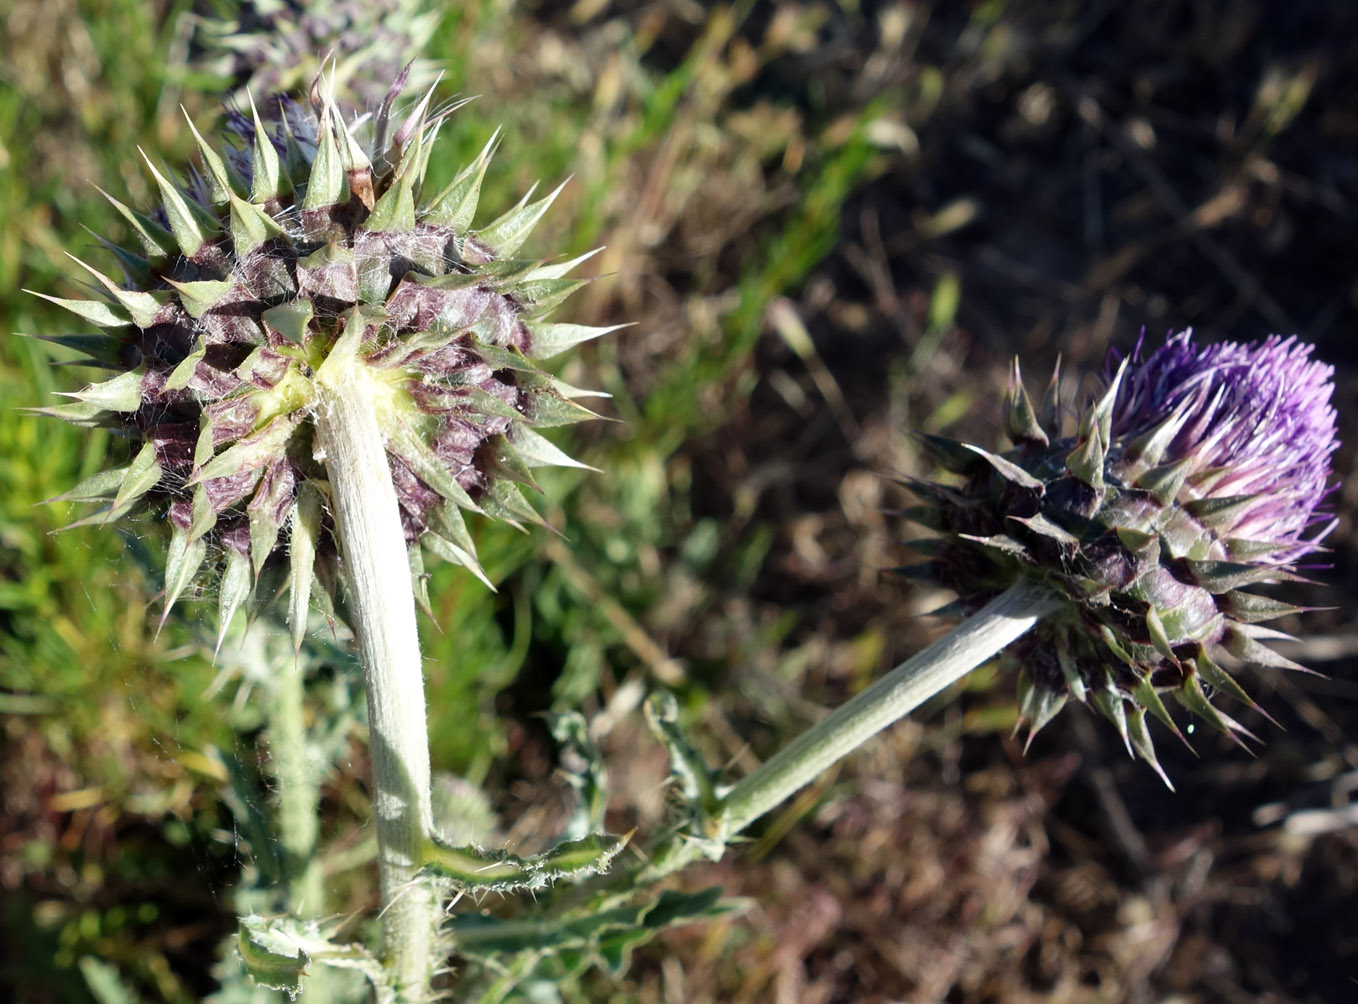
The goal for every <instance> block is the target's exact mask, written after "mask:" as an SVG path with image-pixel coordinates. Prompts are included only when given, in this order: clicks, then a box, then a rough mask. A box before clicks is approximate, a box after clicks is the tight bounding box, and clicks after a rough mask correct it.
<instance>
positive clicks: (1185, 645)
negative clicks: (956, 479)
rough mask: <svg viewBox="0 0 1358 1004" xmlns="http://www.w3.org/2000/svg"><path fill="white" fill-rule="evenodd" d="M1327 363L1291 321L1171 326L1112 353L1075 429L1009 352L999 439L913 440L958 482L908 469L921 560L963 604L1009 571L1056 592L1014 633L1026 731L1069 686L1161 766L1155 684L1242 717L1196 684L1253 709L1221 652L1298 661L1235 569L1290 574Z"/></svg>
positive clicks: (1232, 729) (1320, 486)
mask: <svg viewBox="0 0 1358 1004" xmlns="http://www.w3.org/2000/svg"><path fill="white" fill-rule="evenodd" d="M1114 362H1115V363H1116V365H1112V363H1114ZM1332 375H1333V370H1332V369H1331V368H1330V367H1328V366H1325V365H1323V364H1322V363H1319V362H1317V361H1315V360H1313V359H1312V358H1311V347H1310V346H1309V345H1304V344H1302V343H1300V342H1298V341H1297V340H1296V339H1295V338H1287V339H1282V338H1279V337H1277V336H1272V337H1270V338H1268V339H1267V340H1265V341H1263V342H1261V343H1257V344H1253V345H1240V344H1235V343H1230V342H1227V343H1220V344H1215V345H1207V346H1199V345H1195V344H1194V343H1193V341H1192V338H1191V333H1190V332H1183V333H1181V334H1178V335H1174V336H1172V337H1171V338H1169V339H1168V341H1167V342H1166V344H1165V345H1164V346H1163V347H1161V348H1160V349H1158V350H1156V351H1155V352H1153V353H1151V354H1150V355H1149V356H1148V357H1146V358H1144V359H1143V358H1142V357H1141V354H1140V348H1139V347H1138V350H1137V351H1136V352H1134V353H1133V355H1132V356H1131V357H1130V358H1128V359H1123V360H1120V361H1119V360H1117V359H1113V360H1110V369H1109V372H1108V373H1107V374H1106V376H1105V378H1104V387H1103V388H1102V390H1101V391H1100V393H1099V394H1098V396H1097V397H1096V399H1095V400H1094V401H1093V402H1092V403H1091V404H1090V405H1089V406H1088V407H1087V408H1086V409H1085V411H1084V412H1083V413H1082V414H1081V415H1080V417H1079V422H1078V426H1077V428H1076V430H1075V431H1074V433H1073V434H1069V435H1064V436H1063V435H1062V434H1061V430H1060V429H1059V428H1058V426H1059V415H1060V411H1061V408H1060V401H1059V395H1058V389H1059V385H1060V381H1059V373H1058V374H1057V375H1056V376H1054V377H1053V381H1052V387H1051V389H1050V390H1049V391H1048V394H1047V397H1046V399H1045V401H1044V403H1043V407H1042V414H1041V416H1039V414H1038V411H1037V409H1035V408H1034V406H1033V404H1032V401H1031V399H1030V398H1029V397H1028V395H1027V393H1026V391H1025V390H1024V388H1023V384H1022V379H1021V376H1020V373H1019V367H1018V363H1017V362H1015V364H1014V367H1013V371H1012V378H1011V383H1010V389H1009V395H1008V415H1009V421H1008V431H1009V435H1010V438H1011V440H1012V441H1013V442H1014V444H1015V445H1014V448H1013V449H1011V450H1009V451H1008V452H1006V453H1004V454H1002V455H1001V454H994V453H990V452H988V451H986V450H983V449H980V448H979V447H975V446H969V445H966V444H962V443H955V442H951V441H947V440H941V439H930V440H928V441H927V442H928V444H929V445H930V446H931V448H932V449H933V451H934V452H935V453H936V454H937V455H938V456H939V457H940V458H941V460H942V461H943V462H944V463H945V465H946V466H948V467H949V468H951V469H952V470H953V471H955V472H956V473H958V474H960V475H962V476H963V477H964V478H965V479H966V480H965V483H964V484H963V485H962V486H961V487H960V488H955V487H947V486H943V485H936V484H928V483H923V482H911V486H912V487H913V488H914V489H915V490H916V492H917V493H919V494H920V495H921V496H922V497H923V498H924V499H926V500H927V501H928V504H927V505H925V506H922V507H920V508H918V509H916V510H913V511H912V515H913V516H914V517H915V518H916V519H917V520H918V521H920V522H923V523H926V524H928V525H930V526H933V527H935V528H937V529H940V530H942V531H944V532H945V536H944V537H943V538H942V539H941V540H937V541H930V542H923V544H924V547H925V548H926V549H929V548H932V549H933V550H935V551H936V552H937V553H936V555H935V560H934V561H931V562H929V563H927V564H926V565H924V566H918V571H919V572H920V573H922V574H926V575H928V576H930V577H932V578H935V579H937V580H938V581H940V582H942V583H943V584H945V585H947V586H948V587H950V588H952V589H954V590H956V591H957V592H959V593H960V594H961V595H962V597H963V599H964V600H965V601H967V602H969V603H970V602H982V601H984V600H987V599H989V598H990V597H991V596H993V595H994V594H995V593H997V592H999V591H1000V590H1002V589H1004V588H1006V587H1007V586H1009V585H1011V584H1013V583H1014V582H1015V581H1017V579H1018V578H1019V577H1020V576H1026V577H1030V578H1036V579H1038V580H1040V581H1042V582H1043V583H1045V584H1046V585H1047V586H1049V587H1050V588H1051V589H1053V590H1054V591H1055V592H1056V593H1057V594H1058V595H1059V596H1061V597H1063V598H1064V599H1065V601H1066V602H1065V603H1064V604H1063V606H1062V608H1061V609H1060V610H1059V611H1058V612H1057V613H1056V614H1053V615H1051V616H1049V617H1047V618H1046V619H1044V620H1043V621H1042V622H1041V623H1040V624H1039V626H1038V627H1037V628H1036V629H1035V630H1034V631H1033V632H1032V633H1031V634H1030V635H1029V636H1028V637H1027V638H1025V640H1024V641H1023V642H1022V643H1020V645H1019V646H1018V648H1017V654H1018V656H1019V658H1020V660H1021V662H1022V663H1023V674H1022V677H1021V679H1020V713H1021V716H1022V718H1023V720H1024V721H1025V722H1026V723H1027V724H1028V726H1029V729H1030V735H1031V734H1033V733H1036V732H1037V730H1038V729H1040V728H1041V727H1042V726H1043V725H1045V724H1046V723H1047V722H1048V721H1049V720H1050V719H1051V718H1052V716H1053V715H1055V714H1056V713H1057V711H1059V710H1060V709H1061V707H1062V706H1063V705H1064V704H1065V702H1066V701H1067V700H1068V699H1069V698H1070V697H1074V698H1076V699H1077V700H1079V701H1082V702H1089V703H1092V704H1094V705H1095V707H1097V708H1098V709H1099V711H1101V712H1102V713H1103V714H1104V715H1105V716H1106V717H1108V718H1109V719H1110V720H1111V721H1112V722H1113V724H1114V725H1115V726H1116V727H1117V729H1118V731H1119V732H1120V733H1121V735H1122V737H1123V740H1124V742H1125V743H1126V744H1127V745H1128V748H1129V749H1134V750H1135V751H1136V752H1137V753H1139V754H1140V755H1141V756H1142V757H1144V758H1145V759H1146V760H1147V761H1149V762H1150V763H1151V764H1152V765H1153V766H1155V767H1156V769H1157V770H1159V765H1158V762H1157V760H1156V756H1155V751H1154V745H1153V743H1152V740H1151V737H1150V734H1149V731H1148V730H1147V728H1146V715H1147V714H1148V713H1149V714H1151V715H1153V716H1155V717H1157V718H1159V719H1160V720H1162V721H1163V722H1164V723H1165V724H1166V725H1167V726H1168V727H1169V728H1170V729H1171V730H1172V731H1174V732H1175V734H1176V735H1180V738H1182V735H1181V734H1180V733H1179V730H1178V728H1177V726H1176V725H1175V724H1174V722H1173V720H1172V719H1171V717H1170V715H1169V713H1168V711H1167V710H1166V707H1165V704H1164V701H1163V700H1162V696H1161V695H1163V694H1166V693H1168V694H1171V695H1172V696H1173V697H1174V698H1176V699H1177V700H1178V702H1179V703H1180V704H1182V705H1184V706H1185V707H1187V708H1188V709H1189V710H1190V711H1192V712H1194V713H1196V714H1198V715H1201V716H1202V717H1203V718H1204V719H1205V720H1207V721H1208V722H1209V723H1211V724H1212V725H1214V726H1216V727H1218V728H1220V729H1221V730H1222V731H1224V732H1225V733H1227V734H1228V735H1231V736H1232V737H1238V735H1240V734H1245V735H1248V733H1247V732H1246V731H1245V729H1244V728H1243V726H1241V725H1240V724H1239V723H1238V722H1236V721H1235V720H1234V719H1232V718H1230V717H1229V716H1228V715H1227V714H1225V713H1224V712H1222V711H1221V710H1219V709H1218V708H1217V707H1216V706H1215V705H1214V704H1213V703H1212V701H1211V696H1212V695H1213V694H1214V693H1215V692H1217V691H1220V692H1224V693H1226V694H1228V695H1230V696H1231V697H1232V698H1234V699H1236V700H1238V701H1241V702H1243V703H1245V704H1247V705H1249V706H1251V707H1256V708H1257V705H1255V703H1254V702H1253V701H1252V700H1251V699H1250V698H1249V696H1248V695H1247V694H1246V693H1245V691H1244V690H1243V689H1242V688H1241V687H1240V685H1239V684H1238V683H1237V682H1236V681H1235V679H1234V678H1233V677H1232V676H1231V675H1230V674H1229V673H1228V672H1227V671H1226V670H1225V669H1224V668H1222V666H1221V665H1220V662H1219V660H1220V661H1227V658H1226V657H1224V656H1223V653H1226V654H1228V657H1229V658H1234V659H1237V660H1244V661H1253V662H1258V663H1262V664H1266V665H1271V666H1279V667H1292V668H1297V667H1295V665H1294V664H1293V663H1291V662H1289V661H1288V660H1286V659H1284V658H1283V657H1281V656H1279V655H1277V654H1276V653H1274V652H1273V651H1272V650H1270V649H1268V648H1267V647H1265V646H1264V645H1262V644H1261V643H1260V640H1259V639H1260V638H1267V637H1276V636H1277V634H1276V632H1273V631H1271V630H1269V629H1266V628H1262V627H1260V626H1259V625H1258V622H1260V621H1264V620H1268V619H1271V618H1274V617H1278V616H1281V615H1283V614H1285V613H1288V612H1293V611H1295V610H1296V609H1298V608H1295V607H1292V606H1289V605H1288V604H1285V603H1282V602H1279V601H1277V600H1274V599H1271V598H1268V597H1265V596H1262V595H1260V594H1258V593H1254V592H1251V591H1249V587H1250V586H1253V585H1257V584H1260V583H1267V582H1279V581H1285V580H1289V579H1295V578H1296V574H1295V569H1296V568H1297V566H1298V563H1299V562H1301V561H1302V560H1303V559H1305V558H1306V557H1307V556H1308V555H1310V554H1313V553H1314V552H1315V551H1316V550H1317V549H1318V548H1319V546H1320V544H1319V542H1320V539H1321V537H1323V536H1324V533H1325V532H1326V530H1325V528H1324V527H1323V526H1322V525H1321V524H1323V523H1324V521H1325V517H1324V515H1323V509H1324V502H1325V498H1326V495H1327V491H1328V485H1329V480H1330V473H1331V468H1330V463H1331V455H1332V454H1333V452H1334V450H1335V447H1336V445H1337V443H1336V440H1335V412H1334V409H1333V407H1332V406H1331V404H1330V399H1331V396H1332V393H1333V385H1332V382H1331V379H1332ZM1049 430H1050V431H1049ZM1237 741H1238V738H1237ZM1162 776H1163V772H1162Z"/></svg>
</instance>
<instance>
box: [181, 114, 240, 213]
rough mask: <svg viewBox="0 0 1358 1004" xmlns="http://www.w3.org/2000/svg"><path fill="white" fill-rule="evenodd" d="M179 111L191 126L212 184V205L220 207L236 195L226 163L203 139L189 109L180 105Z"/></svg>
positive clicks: (190, 128)
mask: <svg viewBox="0 0 1358 1004" xmlns="http://www.w3.org/2000/svg"><path fill="white" fill-rule="evenodd" d="M179 110H180V111H181V112H183V113H184V121H185V122H187V123H188V124H189V131H190V132H192V133H193V139H194V142H195V143H197V144H198V155H199V156H200V157H202V158H203V164H204V166H205V167H206V168H207V173H208V179H209V180H210V181H211V182H212V203H213V205H217V206H220V205H222V204H223V203H225V202H226V201H227V200H228V199H230V197H231V196H232V195H233V194H235V193H234V192H232V190H231V179H230V177H229V176H228V174H227V170H226V163H225V161H223V160H222V158H221V155H220V154H218V153H217V151H216V150H214V149H213V148H212V147H211V146H210V145H209V144H208V142H207V140H205V139H203V136H202V133H200V132H199V131H198V127H197V126H196V125H194V124H193V119H191V118H189V113H188V109H186V108H185V107H184V106H183V105H180V106H179Z"/></svg>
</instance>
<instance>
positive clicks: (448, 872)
mask: <svg viewBox="0 0 1358 1004" xmlns="http://www.w3.org/2000/svg"><path fill="white" fill-rule="evenodd" d="M630 838H631V834H626V835H624V836H613V835H612V834H607V833H595V834H591V835H589V836H586V837H581V838H580V839H578V840H567V841H563V842H562V843H560V844H557V845H556V846H555V847H553V848H552V849H551V850H549V851H546V852H544V853H542V854H537V855H534V856H532V857H528V858H521V857H519V856H518V855H517V854H511V853H510V852H509V851H502V850H483V849H482V848H479V847H476V846H475V845H468V846H466V847H452V846H450V845H448V844H446V843H444V842H443V841H442V840H440V839H439V838H437V837H435V838H434V839H432V840H431V841H430V842H429V843H428V844H426V845H425V850H424V856H423V862H424V870H425V871H426V872H428V873H429V874H432V875H437V876H438V877H439V878H443V879H447V880H449V881H451V882H453V883H454V885H456V886H457V887H459V888H462V889H484V890H493V891H496V892H511V891H515V890H520V889H541V888H542V887H544V886H546V885H549V884H550V883H552V882H555V881H559V880H561V879H578V878H582V877H584V876H587V875H596V874H598V873H599V872H602V871H604V870H605V869H607V867H608V864H609V862H610V861H612V860H613V858H614V857H616V856H617V854H618V852H619V851H621V850H622V849H623V848H624V847H625V846H627V841H628V840H629V839H630Z"/></svg>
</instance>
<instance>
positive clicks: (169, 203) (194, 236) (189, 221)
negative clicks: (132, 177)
mask: <svg viewBox="0 0 1358 1004" xmlns="http://www.w3.org/2000/svg"><path fill="white" fill-rule="evenodd" d="M137 152H138V153H140V154H141V157H142V160H144V161H146V167H147V169H148V170H149V171H150V172H151V177H153V178H155V180H156V187H157V188H159V189H160V198H161V204H162V206H163V207H164V209H165V215H166V217H167V218H168V219H169V221H170V230H171V232H173V234H174V239H175V243H176V244H178V245H179V250H180V251H182V252H183V254H184V257H185V258H189V259H192V258H193V257H195V256H196V255H197V254H198V252H199V251H200V250H202V247H203V245H204V244H206V243H207V242H208V241H209V240H210V239H211V237H212V235H213V234H214V233H216V231H217V221H216V220H214V219H213V218H212V217H211V216H209V215H208V213H207V212H206V210H204V209H203V207H202V206H200V205H198V203H196V202H194V201H193V200H192V199H189V198H188V197H186V196H185V195H184V193H183V192H182V191H180V190H179V188H178V187H177V186H175V185H173V184H171V183H170V182H169V181H167V180H166V178H165V176H164V175H162V174H161V173H160V172H159V171H157V170H156V165H155V164H153V163H151V158H150V157H148V156H146V151H145V150H143V149H142V148H141V147H137Z"/></svg>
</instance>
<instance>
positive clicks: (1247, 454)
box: [1113, 331, 1338, 562]
mask: <svg viewBox="0 0 1358 1004" xmlns="http://www.w3.org/2000/svg"><path fill="white" fill-rule="evenodd" d="M1191 336H1192V332H1191V331H1184V332H1181V333H1179V334H1177V335H1172V336H1170V338H1169V339H1168V340H1167V341H1166V342H1165V344H1164V346H1162V347H1161V348H1159V349H1157V350H1156V351H1155V352H1153V353H1151V355H1150V356H1149V357H1148V358H1146V359H1145V360H1141V359H1139V358H1138V357H1139V355H1140V347H1139V346H1138V348H1137V351H1135V352H1134V353H1133V355H1132V358H1131V360H1130V363H1129V365H1128V366H1127V369H1126V371H1125V372H1124V373H1123V377H1122V384H1121V386H1120V388H1119V393H1118V395H1117V401H1116V404H1115V406H1114V411H1113V438H1114V440H1115V441H1116V440H1118V439H1123V438H1124V437H1125V438H1126V439H1128V440H1130V439H1134V438H1135V437H1137V436H1139V435H1142V434H1143V433H1145V432H1148V431H1150V430H1152V429H1154V428H1155V427H1157V426H1159V425H1161V424H1162V423H1164V422H1166V420H1170V421H1172V422H1173V423H1174V424H1177V425H1178V427H1179V428H1178V431H1177V432H1176V433H1175V434H1174V436H1173V439H1172V440H1171V442H1170V444H1169V447H1168V449H1167V450H1166V451H1165V453H1164V456H1163V458H1162V461H1161V462H1162V463H1174V462H1178V461H1182V460H1188V461H1190V463H1191V473H1190V480H1189V484H1190V486H1191V488H1192V490H1193V491H1194V492H1195V493H1196V494H1197V495H1198V496H1199V497H1204V498H1205V497H1211V498H1218V499H1223V498H1228V497H1236V496H1254V497H1255V501H1254V502H1253V503H1247V504H1243V505H1242V506H1241V508H1240V509H1239V510H1238V511H1237V513H1236V515H1235V518H1234V519H1233V520H1232V524H1231V527H1230V532H1229V533H1228V534H1225V536H1231V537H1236V538H1241V539H1246V540H1256V541H1267V542H1272V543H1275V544H1280V545H1284V546H1282V547H1280V548H1279V549H1278V550H1277V551H1275V552H1274V553H1273V554H1272V560H1273V561H1278V562H1292V561H1295V560H1296V559H1298V558H1300V557H1302V556H1304V555H1305V554H1307V553H1309V552H1310V551H1312V550H1314V549H1315V548H1316V547H1317V546H1318V542H1319V539H1320V537H1321V536H1323V532H1322V533H1321V534H1315V535H1312V536H1311V537H1310V538H1309V539H1303V534H1305V533H1306V532H1307V531H1308V530H1309V529H1310V528H1312V527H1313V526H1314V525H1315V524H1316V523H1317V522H1319V521H1320V519H1321V518H1322V516H1321V507H1322V503H1323V502H1324V501H1325V497H1326V495H1327V494H1328V490H1329V487H1330V478H1331V455H1332V454H1333V452H1334V450H1335V448H1336V446H1337V445H1338V443H1337V441H1336V438H1335V436H1336V430H1335V411H1334V407H1333V406H1332V405H1331V403H1330V401H1331V397H1332V395H1333V392H1334V385H1333V382H1332V381H1333V376H1334V369H1333V367H1330V366H1327V365H1325V364H1324V363H1321V362H1318V361H1316V360H1314V359H1312V358H1311V350H1312V347H1311V346H1310V345H1307V344H1305V343H1302V342H1299V341H1297V339H1296V338H1295V337H1289V338H1281V337H1280V336H1278V335H1271V336H1269V337H1268V338H1267V339H1265V340H1264V341H1262V342H1257V343H1254V344H1250V345H1241V344H1238V343H1235V342H1219V343H1216V344H1213V345H1204V346H1197V345H1194V344H1193V342H1192V337H1191ZM1287 545H1291V546H1287Z"/></svg>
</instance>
